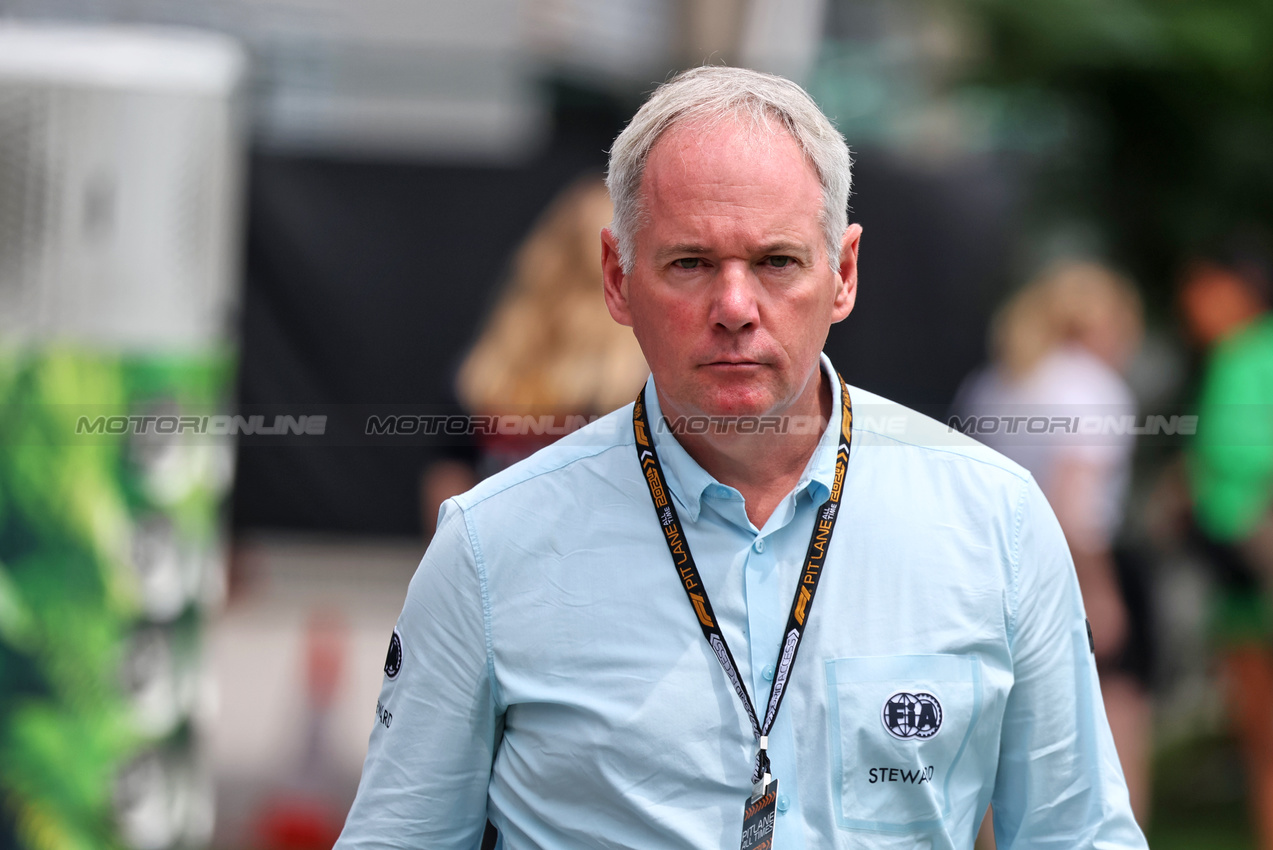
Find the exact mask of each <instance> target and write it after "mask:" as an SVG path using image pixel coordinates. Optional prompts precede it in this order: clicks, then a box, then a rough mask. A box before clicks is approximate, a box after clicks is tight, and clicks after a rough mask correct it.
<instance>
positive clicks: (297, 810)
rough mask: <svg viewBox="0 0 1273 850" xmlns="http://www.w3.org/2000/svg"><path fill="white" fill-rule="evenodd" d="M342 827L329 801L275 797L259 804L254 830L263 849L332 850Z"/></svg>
mask: <svg viewBox="0 0 1273 850" xmlns="http://www.w3.org/2000/svg"><path fill="white" fill-rule="evenodd" d="M343 826H344V818H343V817H342V816H341V814H340V813H338V812H337V811H336V810H335V807H334V806H333V805H332V803H331V802H329V801H325V800H320V799H316V798H305V797H277V798H275V799H272V800H270V801H269V802H268V803H266V804H265V806H264V807H262V809H261V813H260V814H259V815H258V817H257V823H256V829H255V830H254V832H255V834H256V837H257V840H258V841H259V846H260V847H261V848H263V849H264V850H331V846H332V845H333V844H335V843H336V839H337V838H339V837H340V830H341V828H342V827H343Z"/></svg>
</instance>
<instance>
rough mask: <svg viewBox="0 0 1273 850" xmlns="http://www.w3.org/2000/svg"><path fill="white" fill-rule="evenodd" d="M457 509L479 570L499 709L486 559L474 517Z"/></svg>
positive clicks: (489, 665)
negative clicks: (474, 523)
mask: <svg viewBox="0 0 1273 850" xmlns="http://www.w3.org/2000/svg"><path fill="white" fill-rule="evenodd" d="M456 507H457V508H459V510H460V513H461V514H462V515H463V517H464V530H465V532H466V533H467V535H468V538H469V549H471V550H472V551H473V565H474V567H475V568H476V569H477V583H478V587H479V588H480V590H481V597H482V634H483V637H484V638H485V642H486V677H487V679H489V680H490V683H491V701H492V703H494V705H493V706H492V707H493V708H497V707H498V706H499V704H500V703H501V702H502V701H503V699H502V697H501V696H500V693H499V691H500V687H499V680H498V679H496V678H495V638H494V636H493V634H492V627H491V594H490V589H489V587H488V585H487V580H486V558H485V557H484V556H483V555H482V545H481V543H479V542H478V539H477V528H476V527H474V525H473V517H472V515H471V514H470V513H469V512H468V510H466V509H465V508H464V506H463V505H459V504H457V505H456Z"/></svg>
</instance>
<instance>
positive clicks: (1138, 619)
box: [956, 262, 1152, 824]
mask: <svg viewBox="0 0 1273 850" xmlns="http://www.w3.org/2000/svg"><path fill="white" fill-rule="evenodd" d="M1141 313H1142V308H1141V302H1140V297H1139V295H1138V294H1137V292H1136V289H1135V287H1134V286H1133V284H1132V283H1131V282H1130V281H1129V280H1127V279H1126V278H1123V277H1122V276H1120V275H1118V274H1116V273H1114V272H1113V271H1111V270H1110V269H1108V268H1106V267H1104V266H1102V265H1100V264H1097V263H1093V262H1069V263H1065V264H1062V265H1058V266H1055V267H1053V268H1051V269H1049V270H1048V271H1046V272H1045V273H1044V274H1042V275H1041V276H1039V277H1038V278H1036V279H1035V280H1034V281H1032V282H1031V283H1029V284H1028V285H1026V286H1025V287H1024V288H1023V289H1021V290H1020V291H1019V292H1017V293H1016V294H1015V295H1014V296H1013V297H1012V298H1011V299H1009V300H1008V302H1007V303H1006V304H1005V305H1004V306H1003V307H1002V308H1001V309H1000V311H999V313H998V314H997V316H996V317H995V320H994V323H993V327H992V331H991V349H992V353H993V357H994V362H993V363H992V364H991V365H990V366H989V367H987V368H985V369H983V370H981V371H979V372H977V373H975V374H974V375H972V376H971V377H970V378H969V379H968V380H967V381H966V382H965V384H964V386H963V387H962V388H961V390H960V393H959V398H958V399H957V401H956V409H957V411H958V412H959V413H960V414H961V415H964V416H969V415H972V416H981V415H985V414H989V415H991V416H994V417H996V421H998V422H1000V423H1005V425H1004V427H1002V428H999V429H998V430H997V431H993V432H990V433H977V434H976V436H977V438H978V439H980V440H981V441H982V442H985V443H986V444H987V445H989V446H990V447H991V448H994V449H996V450H998V451H1001V452H1003V453H1004V454H1006V455H1007V456H1008V457H1010V458H1012V459H1013V460H1015V461H1017V462H1018V463H1020V464H1021V465H1022V466H1024V467H1025V468H1026V469H1028V470H1030V472H1032V473H1033V474H1034V476H1035V479H1036V480H1037V481H1038V482H1039V486H1040V487H1041V488H1042V489H1043V492H1044V494H1045V495H1046V496H1047V498H1048V501H1049V503H1051V505H1052V509H1053V510H1054V511H1055V512H1056V516H1057V519H1058V520H1059V521H1060V523H1061V528H1062V529H1063V530H1064V532H1065V538H1066V542H1067V543H1068V544H1069V546H1070V552H1071V554H1072V556H1073V558H1074V566H1075V571H1076V572H1077V573H1078V578H1079V586H1080V588H1081V590H1082V594H1083V604H1084V606H1085V607H1086V608H1087V612H1088V618H1089V619H1090V620H1091V627H1092V635H1093V640H1094V643H1095V651H1096V659H1097V666H1098V670H1099V671H1100V680H1101V691H1102V696H1103V698H1104V702H1105V713H1106V715H1107V716H1108V717H1109V723H1110V729H1111V731H1112V732H1113V733H1114V742H1115V745H1116V746H1117V749H1118V755H1119V759H1120V760H1121V761H1122V765H1123V774H1124V776H1125V777H1126V779H1127V788H1128V791H1129V793H1130V795H1131V800H1132V808H1133V810H1134V811H1135V813H1136V816H1137V820H1139V821H1140V822H1141V824H1144V823H1146V822H1147V820H1148V810H1149V799H1150V793H1149V785H1150V781H1149V754H1150V731H1151V725H1152V724H1151V716H1150V702H1149V689H1148V685H1149V674H1150V669H1149V667H1150V665H1149V653H1148V652H1147V651H1146V649H1147V647H1148V645H1149V634H1150V628H1149V624H1148V613H1149V612H1148V610H1147V607H1146V606H1142V605H1137V604H1131V603H1132V602H1133V600H1139V599H1140V598H1142V597H1143V596H1144V594H1142V593H1139V592H1137V591H1139V590H1140V589H1141V585H1143V583H1144V578H1145V577H1144V576H1143V575H1141V574H1140V573H1139V572H1138V571H1137V570H1136V569H1135V567H1134V566H1133V564H1132V563H1131V560H1132V559H1130V558H1128V557H1127V556H1126V555H1125V553H1123V552H1122V551H1121V550H1120V549H1118V548H1117V547H1116V546H1115V539H1116V537H1117V535H1118V533H1119V529H1120V527H1121V525H1122V521H1123V513H1124V504H1125V501H1126V495H1127V487H1128V482H1129V480H1130V478H1131V464H1132V453H1133V450H1134V448H1135V437H1134V436H1133V435H1132V434H1131V433H1129V432H1128V431H1127V430H1121V429H1120V430H1118V431H1117V432H1111V429H1100V428H1098V427H1097V426H1099V425H1103V424H1104V423H1106V422H1109V421H1111V420H1110V417H1118V418H1120V419H1121V418H1124V417H1126V416H1127V415H1134V414H1135V412H1136V401H1135V398H1134V396H1133V395H1132V391H1131V388H1130V387H1128V385H1127V382H1126V381H1125V380H1124V378H1123V374H1122V373H1123V371H1124V370H1125V369H1126V367H1127V364H1128V362H1129V361H1130V359H1131V357H1132V355H1134V354H1135V352H1136V350H1137V349H1138V348H1139V346H1140V340H1141V335H1142V324H1141V323H1142V319H1141ZM1040 416H1041V417H1046V418H1047V420H1048V421H1053V420H1052V417H1062V418H1063V419H1065V420H1067V421H1074V417H1079V419H1078V421H1079V422H1080V423H1081V424H1083V426H1084V427H1083V428H1081V429H1078V428H1075V429H1070V428H1068V427H1067V428H1065V429H1054V430H1048V431H1046V432H1044V433H1031V432H1029V431H1027V429H1026V428H1025V427H1024V421H1019V422H1018V426H1019V427H1016V428H1013V427H1011V422H1012V421H1013V418H1014V417H1020V418H1028V417H1036V418H1037V417H1040ZM1088 425H1091V426H1092V427H1091V428H1090V433H1089V428H1088V427H1087V426H1088ZM1129 585H1130V588H1129ZM1129 589H1130V590H1131V593H1128V592H1127V591H1128V590H1129ZM1128 597H1132V599H1129V598H1128Z"/></svg>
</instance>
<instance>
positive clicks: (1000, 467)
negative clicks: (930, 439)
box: [860, 428, 1027, 481]
mask: <svg viewBox="0 0 1273 850" xmlns="http://www.w3.org/2000/svg"><path fill="white" fill-rule="evenodd" d="M860 431H861V433H863V434H874V435H875V436H877V437H880V438H882V439H885V440H891V441H893V442H894V443H897V444H899V445H902V446H910V447H911V448H915V449H922V450H924V451H929V452H938V453H939V454H947V455H954V456H955V457H959V458H963V459H964V460H967V461H970V462H972V463H979V464H981V465H983V466H989V467H991V468H992V469H998V470H1000V471H1002V472H1004V473H1006V474H1008V475H1011V476H1012V477H1013V478H1016V479H1017V480H1018V481H1026V480H1027V476H1026V475H1023V474H1021V473H1019V472H1015V471H1013V470H1012V469H1010V468H1009V467H1006V466H1003V465H1001V464H997V463H991V462H990V461H988V460H983V459H982V458H979V457H973V456H972V455H968V454H964V453H963V452H959V451H954V450H953V449H946V448H940V447H938V446H926V445H923V444H921V443H913V442H910V441H908V440H899V439H898V438H897V437H894V436H893V435H892V434H881V433H880V432H879V431H874V430H871V429H870V428H862V429H860ZM970 439H971V438H970ZM985 448H986V449H987V450H988V451H993V449H990V447H989V446H986V447H985Z"/></svg>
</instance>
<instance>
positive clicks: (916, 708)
mask: <svg viewBox="0 0 1273 850" xmlns="http://www.w3.org/2000/svg"><path fill="white" fill-rule="evenodd" d="M881 719H883V721H884V728H885V729H887V730H888V733H889V734H890V735H892V736H893V737H894V738H900V739H901V740H903V741H906V740H909V739H911V738H919V739H920V740H926V739H928V738H931V737H933V736H934V735H936V734H937V732H938V730H939V729H941V719H942V711H941V703H940V702H938V701H937V697H935V696H933V695H932V694H929V693H923V692H920V693H913V694H912V693H907V692H906V691H898V692H897V693H895V694H893V695H892V696H891V697H889V698H888V699H886V700H885V701H884V708H883V710H882V711H881Z"/></svg>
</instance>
